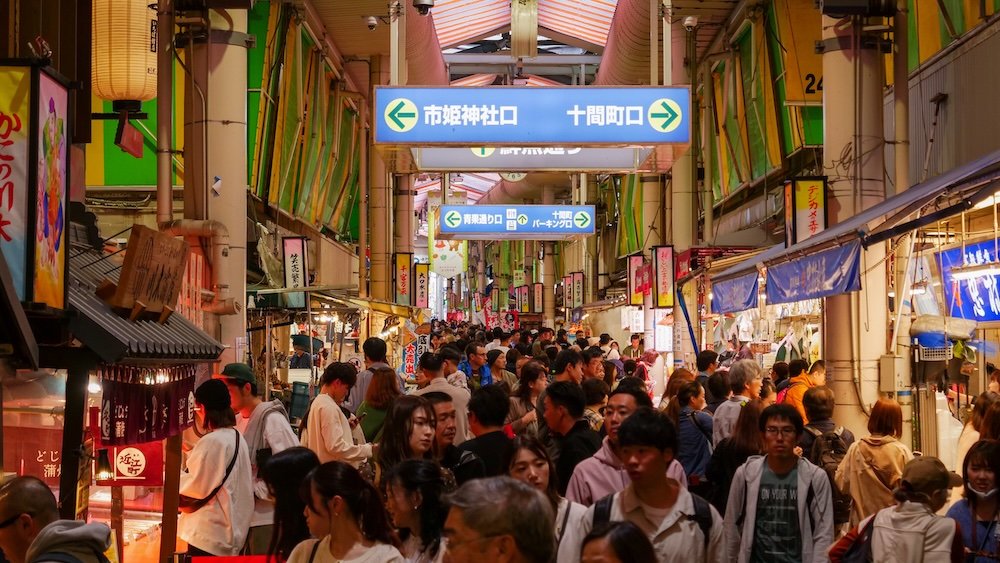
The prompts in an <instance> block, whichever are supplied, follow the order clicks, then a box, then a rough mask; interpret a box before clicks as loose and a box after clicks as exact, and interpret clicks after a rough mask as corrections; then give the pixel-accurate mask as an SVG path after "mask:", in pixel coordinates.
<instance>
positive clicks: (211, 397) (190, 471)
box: [177, 379, 253, 556]
mask: <svg viewBox="0 0 1000 563" xmlns="http://www.w3.org/2000/svg"><path fill="white" fill-rule="evenodd" d="M194 403H195V413H196V416H197V418H198V422H199V423H200V424H201V426H202V427H203V428H205V430H206V432H207V433H206V434H205V435H204V436H202V438H201V439H200V440H198V443H197V444H195V446H194V449H192V450H191V453H190V454H188V458H187V469H186V470H185V471H183V472H181V483H180V494H181V497H186V499H187V500H188V501H190V502H189V503H188V504H191V505H193V507H192V508H191V509H188V510H183V509H182V511H183V512H184V513H183V514H181V517H180V521H179V522H178V524H177V537H179V538H181V539H182V540H184V541H185V542H187V544H188V552H187V553H188V555H190V556H205V555H239V553H240V551H241V550H242V548H243V544H244V543H246V538H247V533H248V531H249V529H250V519H251V517H252V516H253V487H252V486H251V482H252V472H251V469H250V450H249V448H248V447H247V443H246V441H245V440H244V439H243V436H241V435H240V433H239V432H238V431H237V430H236V429H235V428H233V426H234V425H235V423H236V420H235V417H234V416H233V409H232V408H231V407H230V397H229V390H228V389H226V384H225V383H223V382H222V381H220V380H218V379H210V380H208V381H206V382H204V383H202V384H201V385H200V386H198V389H196V390H195V392H194ZM182 500H184V499H183V498H182Z"/></svg>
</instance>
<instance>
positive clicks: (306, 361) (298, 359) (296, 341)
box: [288, 334, 319, 369]
mask: <svg viewBox="0 0 1000 563" xmlns="http://www.w3.org/2000/svg"><path fill="white" fill-rule="evenodd" d="M309 340H310V338H309V335H308V334H296V335H294V336H292V349H293V350H295V353H294V354H292V357H291V358H288V368H289V369H309V368H311V367H312V366H313V357H312V355H311V354H309V344H310V342H309ZM315 351H316V352H319V350H315Z"/></svg>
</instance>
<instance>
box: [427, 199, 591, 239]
mask: <svg viewBox="0 0 1000 563" xmlns="http://www.w3.org/2000/svg"><path fill="white" fill-rule="evenodd" d="M440 217H441V219H440V221H441V224H440V229H439V231H438V232H439V233H440V236H441V238H443V239H448V238H451V239H460V240H499V239H531V240H564V239H568V238H574V237H580V236H587V235H592V234H594V217H595V215H594V206H593V205H443V206H441V213H440Z"/></svg>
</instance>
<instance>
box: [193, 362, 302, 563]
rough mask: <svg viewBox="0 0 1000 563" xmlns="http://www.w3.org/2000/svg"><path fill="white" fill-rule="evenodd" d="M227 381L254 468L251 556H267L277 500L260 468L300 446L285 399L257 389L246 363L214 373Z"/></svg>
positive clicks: (238, 425) (238, 422)
mask: <svg viewBox="0 0 1000 563" xmlns="http://www.w3.org/2000/svg"><path fill="white" fill-rule="evenodd" d="M212 377H213V378H215V379H218V380H221V381H222V382H223V383H225V384H226V388H227V389H228V391H229V399H230V405H231V406H232V409H233V411H235V413H236V429H237V430H239V431H240V434H242V435H243V438H244V439H245V440H246V442H247V446H248V447H249V450H248V451H249V452H250V463H251V468H252V471H253V492H254V511H253V518H252V519H251V521H250V536H249V539H248V541H247V548H248V549H247V551H248V555H266V554H267V548H268V545H269V544H270V542H271V535H272V531H273V524H274V500H273V499H272V498H271V495H270V494H268V490H267V484H265V483H264V480H263V479H260V478H259V477H258V476H257V475H258V471H259V470H260V466H261V465H263V464H264V462H265V461H267V460H268V458H270V457H271V456H272V455H273V454H276V453H278V452H281V451H284V450H287V449H288V448H292V447H295V446H298V445H299V439H298V437H297V436H296V435H295V432H294V431H293V430H292V425H291V424H289V422H288V412H286V411H285V407H284V405H282V404H281V401H280V400H278V399H274V400H273V401H267V402H264V401H262V400H261V398H260V393H259V392H258V389H257V375H256V374H255V373H254V372H253V369H252V368H251V367H250V366H248V365H247V364H244V363H238V362H236V363H231V364H226V367H224V368H223V369H222V373H217V374H215V375H213V376H212Z"/></svg>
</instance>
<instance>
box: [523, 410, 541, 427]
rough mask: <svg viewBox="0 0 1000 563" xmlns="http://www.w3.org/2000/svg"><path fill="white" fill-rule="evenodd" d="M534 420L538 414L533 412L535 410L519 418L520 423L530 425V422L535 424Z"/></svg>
mask: <svg viewBox="0 0 1000 563" xmlns="http://www.w3.org/2000/svg"><path fill="white" fill-rule="evenodd" d="M536 420H538V412H537V411H535V410H532V411H530V412H528V414H526V415H524V416H522V417H521V422H522V423H524V424H531V423H532V422H535V421H536Z"/></svg>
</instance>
